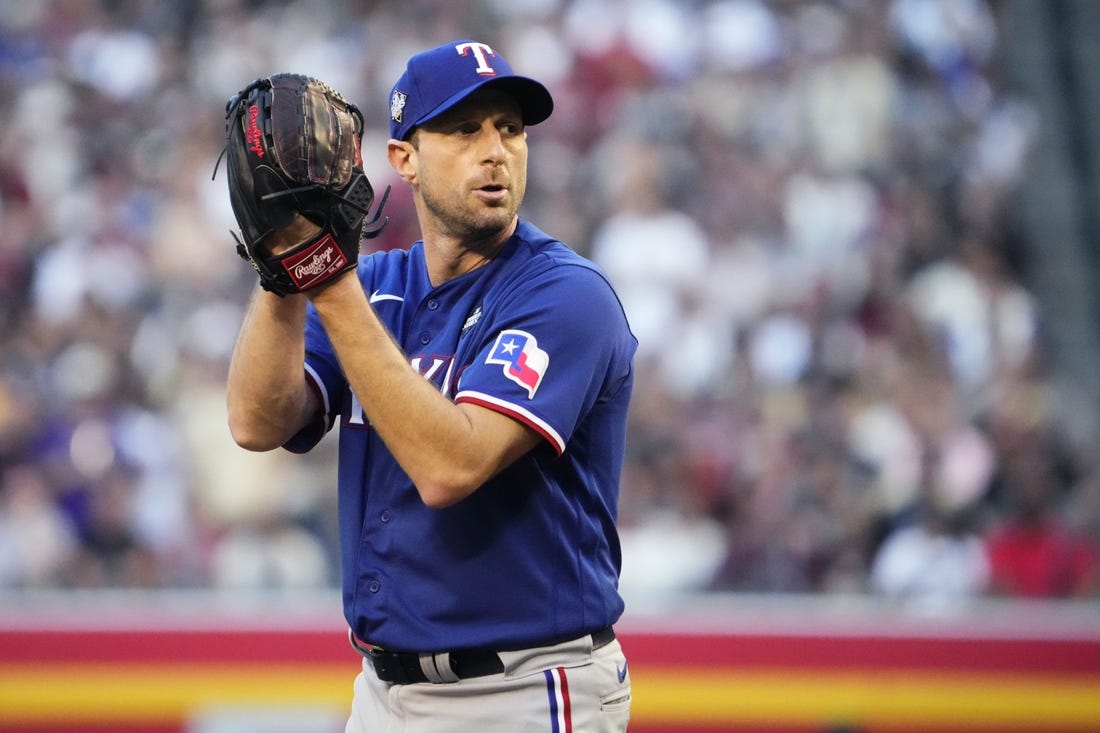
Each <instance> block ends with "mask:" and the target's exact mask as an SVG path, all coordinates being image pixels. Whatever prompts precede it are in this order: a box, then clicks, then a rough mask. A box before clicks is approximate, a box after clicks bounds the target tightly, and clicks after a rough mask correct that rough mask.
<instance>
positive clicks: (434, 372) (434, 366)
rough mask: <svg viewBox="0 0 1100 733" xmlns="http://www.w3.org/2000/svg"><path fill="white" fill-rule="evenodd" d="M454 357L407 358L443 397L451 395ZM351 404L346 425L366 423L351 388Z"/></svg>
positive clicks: (414, 368) (361, 406)
mask: <svg viewBox="0 0 1100 733" xmlns="http://www.w3.org/2000/svg"><path fill="white" fill-rule="evenodd" d="M454 365H455V360H454V357H451V356H433V357H430V358H427V357H423V356H414V357H412V358H411V359H409V366H411V367H412V368H413V370H414V371H416V372H418V373H419V374H420V376H422V377H424V378H425V379H427V380H428V381H429V382H433V383H435V384H438V385H439V391H440V392H441V393H442V394H443V396H444V397H448V398H449V397H451V391H452V389H453V384H452V378H453V376H454ZM444 367H446V371H445V372H444V371H443V370H444ZM441 372H442V373H443V380H442V381H439V380H438V379H437V377H439V375H440V373H441ZM349 391H350V392H351V406H350V408H349V410H348V418H347V424H348V425H359V426H362V425H366V424H367V418H366V415H365V414H364V412H363V404H362V403H361V402H360V401H359V397H358V396H357V395H356V394H355V391H354V390H351V389H350V388H349Z"/></svg>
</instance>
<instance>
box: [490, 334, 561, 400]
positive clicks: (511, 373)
mask: <svg viewBox="0 0 1100 733" xmlns="http://www.w3.org/2000/svg"><path fill="white" fill-rule="evenodd" d="M485 363H486V364H500V365H502V366H503V368H504V376H505V377H507V378H508V379H510V380H512V381H513V382H515V383H516V384H518V385H519V386H521V387H523V388H524V389H526V390H527V397H528V399H530V398H533V397H534V396H535V391H536V390H537V389H538V388H539V384H541V383H542V378H543V376H544V375H545V374H546V367H548V366H549V365H550V355H549V354H547V353H546V352H545V351H543V350H542V349H540V348H539V343H538V341H536V340H535V337H534V336H532V335H531V334H529V333H527V332H526V331H517V330H515V329H507V330H505V331H501V332H500V335H499V336H497V340H496V343H495V344H493V348H492V349H491V350H490V351H489V356H488V357H487V358H486V359H485Z"/></svg>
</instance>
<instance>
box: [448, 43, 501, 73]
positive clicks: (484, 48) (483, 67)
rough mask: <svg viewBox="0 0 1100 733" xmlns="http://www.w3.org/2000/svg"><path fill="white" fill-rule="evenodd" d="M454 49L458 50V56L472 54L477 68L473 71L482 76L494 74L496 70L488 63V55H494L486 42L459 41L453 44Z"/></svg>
mask: <svg viewBox="0 0 1100 733" xmlns="http://www.w3.org/2000/svg"><path fill="white" fill-rule="evenodd" d="M455 51H458V55H459V56H468V55H469V54H471V53H472V54H473V55H474V58H476V59H477V68H476V69H475V71H476V72H477V73H479V74H481V75H482V76H496V75H497V72H496V69H494V68H493V67H492V66H490V65H489V59H488V56H496V54H495V53H493V49H491V48H489V46H488V45H487V44H484V43H477V42H470V43H460V44H458V45H457V46H455Z"/></svg>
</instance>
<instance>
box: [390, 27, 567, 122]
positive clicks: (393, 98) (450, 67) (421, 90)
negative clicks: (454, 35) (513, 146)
mask: <svg viewBox="0 0 1100 733" xmlns="http://www.w3.org/2000/svg"><path fill="white" fill-rule="evenodd" d="M487 86H492V87H494V88H497V89H501V90H503V91H505V92H507V93H508V94H510V95H512V96H513V97H514V98H515V99H516V101H517V102H518V103H519V106H520V110H521V112H522V114H523V124H525V125H536V124H538V123H540V122H542V121H543V120H545V119H546V118H548V117H549V116H550V113H551V112H553V111H554V99H553V97H551V96H550V92H549V91H548V90H547V89H546V87H544V86H543V85H542V84H541V83H539V82H537V81H535V80H534V79H531V78H528V77H526V76H520V75H518V74H516V73H515V72H514V71H512V67H511V66H510V65H509V64H508V62H507V61H506V60H505V59H504V57H503V56H500V55H499V54H497V53H496V52H495V51H494V50H493V49H492V48H491V47H490V46H489V45H488V44H486V43H480V42H478V41H471V40H462V41H454V42H452V43H446V44H443V45H442V46H437V47H436V48H433V49H430V50H428V51H424V52H423V53H419V54H417V55H415V56H413V57H412V58H411V59H409V63H408V65H407V66H406V67H405V73H404V74H402V75H401V78H400V79H398V80H397V83H396V84H394V86H393V90H392V91H391V92H390V136H391V137H393V138H394V139H397V140H404V139H405V138H407V137H408V135H409V133H410V132H411V131H412V129H413V128H414V127H416V126H417V125H422V124H424V123H425V122H427V121H428V120H430V119H432V118H433V117H436V116H438V115H440V114H442V113H443V112H446V111H447V110H448V109H450V108H451V107H453V106H455V105H456V104H458V103H459V102H461V101H462V100H463V99H465V98H466V97H468V96H469V95H470V94H471V93H473V92H475V91H477V90H478V89H481V88H483V87H487Z"/></svg>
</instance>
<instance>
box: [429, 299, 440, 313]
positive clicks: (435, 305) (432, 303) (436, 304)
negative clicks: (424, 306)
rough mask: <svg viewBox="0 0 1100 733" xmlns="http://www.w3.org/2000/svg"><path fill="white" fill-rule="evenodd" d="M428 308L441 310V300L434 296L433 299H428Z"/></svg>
mask: <svg viewBox="0 0 1100 733" xmlns="http://www.w3.org/2000/svg"><path fill="white" fill-rule="evenodd" d="M428 310H430V311H434V310H439V301H438V300H435V299H434V298H433V299H432V300H429V301H428Z"/></svg>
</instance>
